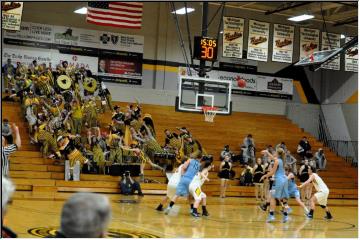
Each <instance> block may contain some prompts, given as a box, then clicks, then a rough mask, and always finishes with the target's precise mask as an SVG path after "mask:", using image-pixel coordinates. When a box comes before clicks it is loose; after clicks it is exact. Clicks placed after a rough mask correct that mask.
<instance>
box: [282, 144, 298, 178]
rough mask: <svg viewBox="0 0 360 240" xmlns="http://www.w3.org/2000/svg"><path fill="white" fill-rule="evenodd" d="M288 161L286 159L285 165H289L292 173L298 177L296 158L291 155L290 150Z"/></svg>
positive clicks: (287, 154)
mask: <svg viewBox="0 0 360 240" xmlns="http://www.w3.org/2000/svg"><path fill="white" fill-rule="evenodd" d="M285 152H286V159H285V163H286V165H288V166H289V167H290V168H291V172H292V173H294V174H295V175H296V173H297V168H296V162H297V160H296V158H295V157H294V156H293V155H291V153H290V151H289V150H286V151H285Z"/></svg>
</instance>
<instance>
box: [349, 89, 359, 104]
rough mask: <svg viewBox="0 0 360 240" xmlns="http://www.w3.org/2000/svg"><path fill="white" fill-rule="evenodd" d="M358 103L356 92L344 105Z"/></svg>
mask: <svg viewBox="0 0 360 240" xmlns="http://www.w3.org/2000/svg"><path fill="white" fill-rule="evenodd" d="M357 102H358V90H356V92H355V93H354V94H353V95H352V96H351V97H349V99H348V100H346V103H357Z"/></svg>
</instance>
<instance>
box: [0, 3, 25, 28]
mask: <svg viewBox="0 0 360 240" xmlns="http://www.w3.org/2000/svg"><path fill="white" fill-rule="evenodd" d="M23 6H24V3H23V2H1V19H2V26H1V28H2V29H4V30H11V31H19V30H20V25H21V16H22V12H23Z"/></svg>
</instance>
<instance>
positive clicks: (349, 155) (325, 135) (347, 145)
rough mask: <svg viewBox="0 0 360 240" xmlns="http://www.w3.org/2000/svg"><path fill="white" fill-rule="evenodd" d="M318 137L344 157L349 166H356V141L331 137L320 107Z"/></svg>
mask: <svg viewBox="0 0 360 240" xmlns="http://www.w3.org/2000/svg"><path fill="white" fill-rule="evenodd" d="M318 139H319V140H320V141H321V142H323V143H324V145H325V146H326V147H328V148H330V149H331V150H332V151H333V152H335V153H336V155H337V156H340V157H342V158H344V159H345V161H346V162H347V163H351V166H354V167H357V163H358V141H345V140H333V139H331V135H330V131H329V128H328V127H327V125H326V121H325V116H324V113H323V111H322V109H320V112H319V127H318Z"/></svg>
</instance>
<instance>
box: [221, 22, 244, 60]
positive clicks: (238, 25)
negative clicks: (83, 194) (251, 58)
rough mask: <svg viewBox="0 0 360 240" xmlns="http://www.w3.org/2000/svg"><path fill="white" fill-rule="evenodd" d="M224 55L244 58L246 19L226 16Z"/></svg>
mask: <svg viewBox="0 0 360 240" xmlns="http://www.w3.org/2000/svg"><path fill="white" fill-rule="evenodd" d="M223 20H224V32H223V57H231V58H242V52H243V40H244V19H242V18H237V17H224V18H223Z"/></svg>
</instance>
